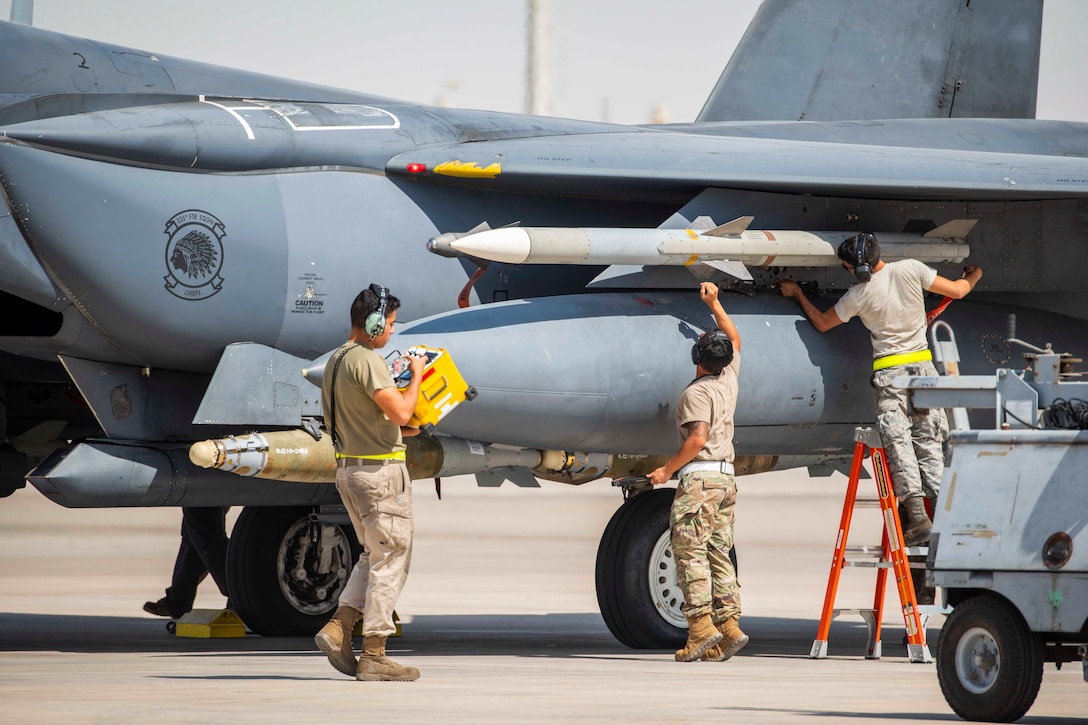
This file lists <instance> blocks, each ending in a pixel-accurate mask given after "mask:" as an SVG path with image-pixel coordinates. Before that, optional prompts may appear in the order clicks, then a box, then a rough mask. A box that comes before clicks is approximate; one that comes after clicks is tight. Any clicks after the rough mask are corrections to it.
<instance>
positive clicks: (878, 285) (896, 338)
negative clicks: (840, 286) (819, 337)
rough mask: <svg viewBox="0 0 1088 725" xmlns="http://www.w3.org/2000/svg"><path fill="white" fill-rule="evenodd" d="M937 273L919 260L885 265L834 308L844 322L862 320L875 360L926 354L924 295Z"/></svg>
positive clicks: (902, 260)
mask: <svg viewBox="0 0 1088 725" xmlns="http://www.w3.org/2000/svg"><path fill="white" fill-rule="evenodd" d="M935 279H937V270H935V269H933V268H932V267H928V266H926V265H925V264H922V263H921V262H919V261H918V260H916V259H900V260H899V261H896V262H886V263H885V264H884V266H883V267H882V268H881V270H880V271H879V272H874V273H873V276H872V278H871V279H870V280H869V281H868V282H864V283H862V284H856V285H854V286H853V287H851V288H850V289H849V290H847V292H846V294H844V295H843V296H842V299H840V300H839V301H838V303H837V304H836V305H835V314H837V315H838V316H839V319H840V320H842V321H843V322H849V321H850V319H851V318H853V317H855V316H856V317H859V318H861V322H862V324H864V325H865V327H867V328H868V329H869V336H870V338H871V339H872V341H873V357H874V358H878V357H884V356H885V355H899V354H902V353H906V352H918V351H919V350H925V349H926V347H927V346H928V343H927V342H926V305H925V291H926V290H927V289H929V286H930V285H932V284H933V280H935Z"/></svg>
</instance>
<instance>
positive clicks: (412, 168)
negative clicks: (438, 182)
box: [408, 163, 427, 174]
mask: <svg viewBox="0 0 1088 725" xmlns="http://www.w3.org/2000/svg"><path fill="white" fill-rule="evenodd" d="M408 173H409V174H425V173H427V164H414V163H413V164H408Z"/></svg>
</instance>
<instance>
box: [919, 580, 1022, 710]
mask: <svg viewBox="0 0 1088 725" xmlns="http://www.w3.org/2000/svg"><path fill="white" fill-rule="evenodd" d="M937 679H938V680H939V681H940V683H941V692H943V693H944V699H945V700H947V701H948V704H949V705H950V706H951V707H952V709H953V710H954V711H955V712H956V714H957V715H959V716H960V717H962V718H963V719H964V720H984V721H989V722H1012V721H1013V720H1018V719H1020V718H1021V717H1023V715H1024V714H1025V713H1026V712H1027V711H1028V708H1030V707H1031V704H1032V703H1033V702H1035V696H1036V695H1038V694H1039V685H1040V684H1041V682H1042V679H1043V645H1042V641H1041V640H1040V639H1039V636H1038V635H1037V634H1035V633H1033V632H1032V631H1031V630H1029V629H1028V626H1027V623H1026V622H1025V621H1024V618H1023V617H1022V616H1021V615H1020V613H1019V612H1018V611H1017V610H1016V609H1015V608H1013V607H1011V606H1010V605H1008V604H1006V603H1005V602H1004V601H1003V600H1000V599H997V598H994V597H989V596H976V597H972V598H970V599H968V600H967V601H965V602H962V603H960V604H958V605H957V606H956V608H955V609H954V610H953V611H952V614H950V615H949V617H948V620H947V621H946V622H945V623H944V626H943V627H942V628H941V636H940V639H939V640H938V641H937Z"/></svg>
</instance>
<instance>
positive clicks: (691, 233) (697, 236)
mask: <svg viewBox="0 0 1088 725" xmlns="http://www.w3.org/2000/svg"><path fill="white" fill-rule="evenodd" d="M684 231H686V232H687V233H688V236H689V237H691V238H692V239H698V238H699V235H698V234H696V233H695V232H693V231H691V230H690V229H685V230H684Z"/></svg>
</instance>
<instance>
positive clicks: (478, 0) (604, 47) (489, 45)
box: [0, 0, 1088, 123]
mask: <svg viewBox="0 0 1088 725" xmlns="http://www.w3.org/2000/svg"><path fill="white" fill-rule="evenodd" d="M904 1H909V0H904ZM758 5H759V0H668V1H667V2H666V0H625V1H624V2H616V0H550V23H549V25H550V27H551V46H550V48H551V50H550V53H551V63H550V73H551V97H552V112H553V114H554V115H558V116H567V117H572V118H585V119H590V120H602V119H603V120H609V121H616V122H621V123H645V122H647V121H649V120H650V116H651V113H652V112H653V110H654V108H656V107H658V106H664V107H665V108H666V109H668V115H669V118H670V120H672V121H674V122H682V121H691V120H693V119H694V118H695V116H696V114H698V112H699V109H700V108H702V105H703V101H704V100H706V97H707V96H708V95H709V93H710V91H711V89H712V88H713V87H714V84H715V82H716V81H717V79H718V76H719V75H720V74H721V71H722V69H723V68H724V67H725V64H726V63H727V62H728V60H729V57H730V55H731V54H732V52H733V48H734V47H735V46H736V44H737V42H738V41H739V40H740V37H741V36H742V35H743V33H744V30H745V28H746V27H747V25H748V21H749V20H751V18H752V15H753V14H754V13H755V10H756V8H757V7H758ZM525 8H526V2H524V0H401V1H399V2H397V1H394V2H389V1H388V0H386V1H385V2H373V1H372V0H307V2H288V1H287V0H37V2H36V3H35V7H34V24H35V25H37V26H39V27H43V28H47V29H50V30H56V31H59V32H63V33H69V34H72V35H80V36H83V37H88V38H94V39H96V40H103V41H106V42H109V43H115V44H117V45H125V46H130V47H135V48H140V49H143V50H147V51H151V52H157V53H162V54H164V55H174V56H180V57H184V58H193V59H196V60H202V61H207V62H211V63H218V64H222V65H229V66H234V67H239V68H246V69H249V70H255V71H260V72H264V73H271V74H274V75H280V76H286V77H291V78H297V79H301V80H308V81H314V82H319V83H323V84H325V85H332V86H338V87H343V88H351V89H355V90H359V91H365V92H368V93H374V94H377V95H383V96H389V97H393V98H401V99H405V100H412V101H421V102H424V103H435V102H437V101H439V100H440V99H444V100H445V101H446V102H447V103H449V105H453V106H461V107H468V108H487V109H493V110H499V111H524V110H525V97H526V94H525V39H526V19H525ZM9 10H10V0H0V18H3V19H7V17H8V13H9ZM1086 34H1088V2H1086V1H1085V0H1046V5H1045V8H1044V13H1043V52H1042V59H1041V65H1042V68H1041V71H1040V82H1039V104H1038V117H1039V118H1052V119H1066V120H1085V121H1088V84H1085V83H1084V81H1083V77H1084V74H1085V70H1086V69H1088V43H1086V42H1085V40H1084V38H1085V35H1086Z"/></svg>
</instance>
